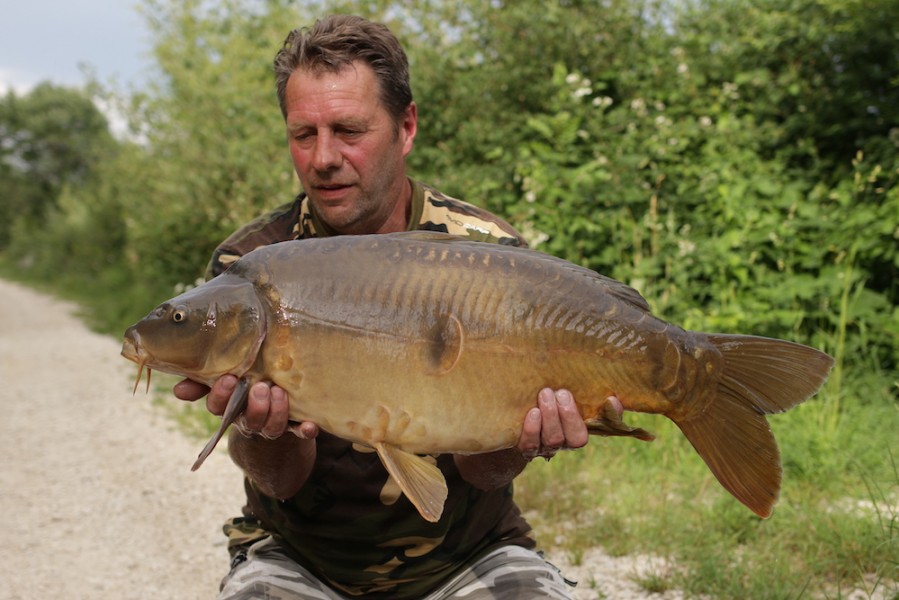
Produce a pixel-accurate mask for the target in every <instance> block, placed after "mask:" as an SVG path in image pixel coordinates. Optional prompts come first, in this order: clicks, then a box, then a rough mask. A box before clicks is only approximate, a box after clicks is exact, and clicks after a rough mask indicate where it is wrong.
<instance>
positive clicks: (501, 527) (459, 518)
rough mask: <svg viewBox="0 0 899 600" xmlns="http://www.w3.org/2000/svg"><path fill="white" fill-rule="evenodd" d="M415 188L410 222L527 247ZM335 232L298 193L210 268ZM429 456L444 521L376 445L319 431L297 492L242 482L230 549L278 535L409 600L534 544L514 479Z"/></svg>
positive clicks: (350, 590)
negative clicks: (488, 477) (465, 473)
mask: <svg viewBox="0 0 899 600" xmlns="http://www.w3.org/2000/svg"><path fill="white" fill-rule="evenodd" d="M412 191H413V193H412V211H411V217H410V219H409V227H408V228H409V229H410V230H414V229H419V230H429V231H442V232H448V233H453V234H459V235H463V236H467V237H469V238H472V239H476V240H481V241H486V242H494V243H500V244H509V245H514V246H522V245H525V242H524V240H523V238H522V237H521V236H520V235H519V234H518V233H517V232H516V231H515V230H514V229H513V228H512V227H511V226H510V225H509V224H508V223H506V222H504V221H502V220H501V219H499V218H497V217H495V216H494V215H492V214H490V213H489V212H487V211H484V210H482V209H480V208H477V207H475V206H472V205H470V204H467V203H464V202H461V201H459V200H456V199H454V198H449V197H447V196H444V195H443V194H441V193H439V192H438V191H436V190H434V189H432V188H430V187H427V186H425V185H422V184H420V183H418V182H414V181H413V182H412ZM331 233H332V232H331V231H329V229H328V227H327V226H325V225H324V223H322V222H321V221H320V220H319V219H318V217H317V216H316V215H315V213H314V212H313V210H312V207H311V205H310V203H309V201H308V199H307V198H306V196H305V195H304V194H301V195H299V196H298V197H297V198H296V200H294V202H292V203H290V204H288V205H285V206H283V207H280V208H278V209H276V210H274V211H273V212H271V213H269V214H267V215H265V216H263V217H261V218H260V219H257V220H255V221H253V222H252V223H250V224H248V225H246V226H245V227H243V228H242V229H240V230H239V231H237V232H236V233H235V234H233V235H232V236H231V237H229V238H228V239H227V240H226V241H225V242H224V243H222V245H221V246H219V247H218V248H217V249H216V250H215V252H214V254H213V258H212V262H211V263H210V265H209V274H210V275H212V276H214V275H218V274H219V273H221V272H223V271H224V270H226V269H227V268H228V266H229V265H230V264H231V263H233V262H234V261H235V260H237V259H238V258H239V257H240V256H242V255H244V254H246V253H247V252H249V251H251V250H253V249H254V248H257V247H259V246H263V245H267V244H272V243H275V242H280V241H285V240H291V239H305V238H310V237H319V236H326V235H330V234H331ZM430 460H434V461H435V462H436V464H437V466H438V467H439V468H440V469H441V471H442V472H443V475H444V476H445V477H446V482H447V486H448V488H449V496H448V498H447V500H446V504H445V507H444V511H443V516H442V517H441V519H440V521H439V522H437V523H429V522H427V521H425V520H424V519H422V517H421V516H420V515H419V514H418V511H417V510H416V509H415V508H414V507H413V506H412V504H411V503H410V502H409V501H408V500H407V499H406V497H405V496H403V495H402V493H401V492H400V489H399V486H398V485H397V484H396V483H395V482H394V481H393V480H392V479H391V478H390V477H389V476H388V474H387V472H386V470H385V469H384V467H383V466H382V465H381V461H380V459H379V458H378V455H377V454H376V453H375V452H374V450H373V449H371V448H367V447H364V446H360V445H358V444H352V443H350V442H347V441H345V440H342V439H340V438H337V437H335V436H332V435H330V434H328V433H325V432H322V433H321V434H320V435H319V437H318V438H317V453H316V462H315V466H314V467H313V471H312V473H311V475H310V477H309V480H308V481H307V482H306V484H305V485H304V486H303V488H302V489H301V490H300V491H299V492H298V493H297V494H296V495H295V496H293V497H292V498H289V499H287V500H284V501H279V500H276V499H274V498H271V497H268V496H266V495H264V494H263V493H262V492H260V491H259V490H258V489H257V488H256V486H254V485H253V483H252V482H251V481H250V480H248V479H247V480H245V482H244V485H245V488H246V492H247V505H246V506H245V507H244V511H243V512H244V517H243V518H237V519H232V520H230V521H229V522H228V523H226V525H225V533H226V534H227V535H228V537H229V540H230V541H229V547H230V549H231V551H232V554H234V553H236V552H238V551H239V550H240V549H242V548H245V547H246V546H248V545H249V544H251V543H253V542H254V541H256V540H259V539H261V538H262V537H264V536H266V535H269V534H271V535H274V536H275V537H276V538H277V539H278V540H279V542H280V543H281V544H282V545H283V547H284V549H285V551H287V552H288V553H289V554H290V555H291V556H292V558H294V559H295V560H296V561H297V562H299V563H300V564H302V565H303V566H305V567H306V568H307V569H309V570H310V571H312V572H313V573H314V574H316V575H317V576H318V577H320V578H321V579H322V580H323V581H326V582H328V583H329V584H330V585H331V586H332V587H334V588H335V589H337V590H339V591H341V592H342V593H345V594H348V595H352V596H361V595H367V596H370V597H384V598H396V599H403V598H420V597H421V596H422V595H424V594H426V593H427V592H428V591H430V590H432V589H434V588H435V587H437V586H438V585H440V584H441V583H443V582H445V581H446V580H447V579H448V578H449V577H451V576H453V575H454V574H455V573H456V572H457V571H459V570H460V569H461V568H464V566H465V565H466V564H467V563H469V562H470V561H471V560H472V559H474V558H477V557H478V556H479V555H482V554H484V553H486V552H489V551H491V550H493V549H495V548H496V547H497V546H501V545H509V544H514V545H519V546H524V547H526V548H533V547H534V545H535V543H534V540H533V539H532V532H531V529H530V527H529V526H528V524H527V522H526V521H525V520H524V518H523V517H522V516H521V513H520V511H519V510H518V507H517V506H516V505H515V502H514V501H513V499H512V486H511V485H509V486H507V487H506V488H504V489H500V490H496V491H493V492H484V491H482V490H479V489H477V488H475V487H473V486H472V485H471V484H469V483H468V482H466V481H465V480H464V479H462V477H461V476H460V474H459V472H458V471H457V470H456V467H455V463H454V461H453V458H452V456H450V455H441V456H436V457H431V458H430Z"/></svg>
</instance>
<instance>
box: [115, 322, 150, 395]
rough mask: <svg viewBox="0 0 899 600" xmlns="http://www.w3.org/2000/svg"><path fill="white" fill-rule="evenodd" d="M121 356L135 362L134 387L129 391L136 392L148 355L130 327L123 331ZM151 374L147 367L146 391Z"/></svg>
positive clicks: (148, 389) (148, 387)
mask: <svg viewBox="0 0 899 600" xmlns="http://www.w3.org/2000/svg"><path fill="white" fill-rule="evenodd" d="M122 356H124V357H125V358H127V359H128V360H130V361H132V362H135V363H137V377H136V378H135V380H134V389H133V390H132V391H131V393H132V394H136V393H137V386H139V385H140V380H141V379H143V376H144V367H145V366H146V364H147V362H149V360H150V356H149V354H147V352H146V351H145V350H144V349H143V348H141V347H140V339H139V336H138V334H137V332H136V331H134V330H132V329H129V330H128V331H126V332H125V341H124V342H122ZM152 374H153V370H152V369H151V368H150V367H147V388H146V391H147V392H149V391H150V377H151V375H152Z"/></svg>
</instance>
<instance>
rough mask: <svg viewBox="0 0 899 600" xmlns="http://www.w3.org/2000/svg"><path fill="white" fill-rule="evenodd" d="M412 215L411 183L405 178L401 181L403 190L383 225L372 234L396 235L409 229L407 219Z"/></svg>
mask: <svg viewBox="0 0 899 600" xmlns="http://www.w3.org/2000/svg"><path fill="white" fill-rule="evenodd" d="M411 214H412V183H411V182H410V181H409V178H408V177H406V178H404V180H403V189H402V191H401V192H400V199H399V201H398V202H396V203H395V204H394V205H393V210H392V211H391V212H390V214H389V215H387V219H386V220H385V221H384V223H383V224H382V225H381V226H380V227H378V229H377V230H376V231H373V232H372V233H397V232H399V231H406V229H408V227H409V218H410V216H411Z"/></svg>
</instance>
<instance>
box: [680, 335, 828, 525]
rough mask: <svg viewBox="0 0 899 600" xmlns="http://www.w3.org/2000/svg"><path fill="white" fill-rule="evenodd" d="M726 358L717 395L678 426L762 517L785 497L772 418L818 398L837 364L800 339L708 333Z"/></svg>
mask: <svg viewBox="0 0 899 600" xmlns="http://www.w3.org/2000/svg"><path fill="white" fill-rule="evenodd" d="M708 339H709V341H711V343H712V344H713V345H714V346H715V347H717V348H718V350H719V351H720V352H721V354H722V356H723V375H722V377H721V380H720V381H719V383H718V389H717V394H716V395H715V397H714V398H713V399H712V401H711V402H710V403H709V404H708V406H707V407H706V408H705V410H703V412H702V413H700V414H698V415H695V416H694V415H690V416H688V417H687V418H686V419H685V420H683V421H680V422H677V421H675V422H676V423H677V426H678V427H680V429H681V431H682V432H683V433H684V435H685V436H687V439H688V440H690V443H691V444H693V447H694V448H695V449H696V451H697V452H699V455H700V456H701V457H702V459H703V460H704V461H705V463H706V464H707V465H708V466H709V468H710V469H711V470H712V473H714V474H715V477H717V478H718V481H719V482H721V485H723V486H724V487H725V489H727V491H729V492H730V493H731V494H733V495H734V497H736V498H737V500H739V501H740V502H742V503H743V504H745V505H746V506H747V507H749V508H750V509H751V510H752V511H753V512H755V513H756V514H757V515H759V516H761V517H768V516H770V515H771V511H772V509H773V507H774V503H775V502H776V501H777V496H778V495H779V493H780V483H781V475H782V469H781V465H780V452H779V451H778V449H777V442H775V440H774V436H773V435H772V433H771V428H770V427H769V426H768V421H767V420H766V419H765V415H767V414H772V413H780V412H784V411H786V410H788V409H790V408H792V407H794V406H796V405H797V404H799V403H801V402H803V401H804V400H806V399H808V398H809V397H811V396H812V395H813V394H815V392H817V391H818V389H819V388H820V387H821V386H822V385H823V384H824V381H825V380H826V379H827V374H828V373H829V372H830V369H831V367H832V366H833V359H832V358H831V357H830V356H828V355H827V354H825V353H823V352H821V351H819V350H816V349H814V348H809V347H808V346H803V345H801V344H795V343H793V342H787V341H783V340H775V339H769V338H762V337H756V336H744V335H709V336H708Z"/></svg>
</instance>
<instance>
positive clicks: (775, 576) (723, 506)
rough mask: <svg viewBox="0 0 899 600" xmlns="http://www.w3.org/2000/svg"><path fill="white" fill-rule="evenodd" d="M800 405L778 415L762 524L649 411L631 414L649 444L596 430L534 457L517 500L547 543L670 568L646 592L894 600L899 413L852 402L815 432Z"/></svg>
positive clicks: (648, 579)
mask: <svg viewBox="0 0 899 600" xmlns="http://www.w3.org/2000/svg"><path fill="white" fill-rule="evenodd" d="M806 406H807V408H803V409H802V410H796V411H793V413H790V414H787V415H781V416H778V417H774V418H772V421H774V425H775V427H774V429H775V433H776V435H777V436H778V438H779V440H780V442H781V450H782V454H783V457H784V463H785V474H784V486H783V491H782V494H781V498H780V502H779V504H778V505H777V507H776V509H775V512H774V515H773V516H772V517H771V518H770V519H768V520H762V519H759V518H758V517H756V516H755V515H753V514H752V513H751V512H750V511H749V510H748V509H746V508H745V507H743V506H742V505H741V504H740V503H738V502H737V501H736V500H734V499H732V498H731V497H730V496H729V495H728V494H727V492H725V491H724V490H723V489H722V488H721V487H720V486H719V485H718V483H717V482H716V481H715V479H714V477H713V476H712V475H711V474H710V473H709V472H708V470H707V469H706V467H705V465H704V464H703V463H702V461H701V460H700V458H699V457H698V455H696V454H695V452H694V451H693V449H692V448H691V447H690V444H689V443H688V442H687V441H686V440H685V439H684V438H683V436H682V435H681V434H680V432H679V431H678V430H677V428H676V427H674V426H673V425H672V424H670V423H668V422H667V421H666V420H665V419H663V418H659V417H650V416H644V415H630V414H629V415H628V420H631V421H634V424H636V425H640V426H643V427H646V428H648V429H651V430H654V431H655V432H656V433H657V434H658V439H657V440H656V441H655V442H653V443H652V444H645V443H640V442H637V441H635V440H622V439H593V440H591V442H590V444H589V445H588V447H587V448H586V449H584V450H583V451H580V452H569V453H563V454H561V455H559V456H557V457H556V458H555V459H553V461H552V462H550V463H543V462H540V461H537V462H534V463H532V465H531V466H530V467H529V468H528V469H527V471H526V472H525V473H524V474H523V475H522V476H521V477H520V478H519V479H518V480H517V481H516V498H517V499H518V501H519V503H520V504H521V505H522V507H523V508H524V509H525V510H526V512H527V515H528V517H529V519H530V520H531V522H532V523H533V524H534V526H535V529H536V531H537V534H538V539H539V540H540V542H541V543H542V544H543V545H545V546H555V547H557V548H559V549H561V550H563V551H565V552H568V553H569V555H570V556H572V557H575V558H576V557H577V556H580V555H583V552H584V550H585V549H586V548H589V547H591V546H595V545H601V546H603V547H604V548H605V549H606V550H607V551H608V552H610V553H612V554H615V555H623V554H629V553H635V552H636V553H643V554H653V555H657V556H661V557H664V558H665V559H667V560H668V561H670V562H671V564H675V565H677V566H678V568H676V569H671V570H664V571H659V572H654V573H650V574H648V575H646V576H645V577H643V578H641V579H640V580H638V583H639V584H640V585H641V586H642V587H644V589H646V590H647V591H649V592H661V591H664V590H666V589H673V588H677V589H681V590H683V591H684V592H686V593H687V594H688V595H689V596H691V597H699V596H701V595H702V596H711V597H715V598H734V599H736V598H741V599H743V598H783V599H787V598H797V599H798V598H844V597H847V596H846V595H845V594H848V593H849V591H851V590H856V591H860V592H861V594H862V596H861V597H885V598H888V599H891V600H892V599H896V598H899V587H897V582H899V471H897V469H896V460H895V458H896V453H897V451H899V445H897V438H896V432H899V410H897V408H896V406H894V405H886V406H884V405H876V406H860V405H858V404H856V405H855V406H852V405H851V404H850V403H846V404H844V407H843V417H842V419H841V427H838V428H837V429H836V431H835V432H834V433H833V434H832V435H831V436H828V438H827V439H822V436H823V434H822V432H821V430H820V429H819V428H818V424H817V423H816V419H815V418H814V417H815V412H814V411H815V408H816V404H815V401H812V402H811V403H810V404H808V405H806ZM875 594H882V595H881V596H875ZM883 594H885V595H883Z"/></svg>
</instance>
